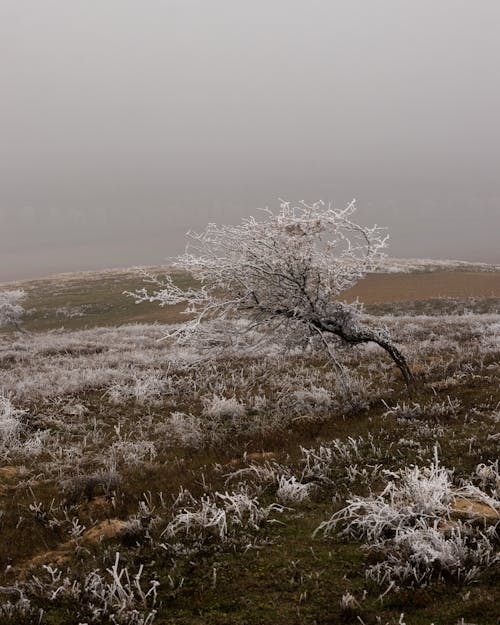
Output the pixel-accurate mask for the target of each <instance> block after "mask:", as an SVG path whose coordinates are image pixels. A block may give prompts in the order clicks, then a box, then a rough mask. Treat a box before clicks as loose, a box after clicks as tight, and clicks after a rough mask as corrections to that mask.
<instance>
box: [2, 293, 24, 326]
mask: <svg viewBox="0 0 500 625" xmlns="http://www.w3.org/2000/svg"><path fill="white" fill-rule="evenodd" d="M25 297H26V293H25V292H24V291H23V290H22V289H15V290H13V291H0V328H1V327H2V326H9V325H12V326H14V327H15V328H16V329H17V330H20V331H21V332H22V331H23V330H22V328H21V325H20V324H21V318H22V316H23V314H24V308H23V307H22V306H21V304H20V303H19V302H21V301H22V300H23V299H24V298H25Z"/></svg>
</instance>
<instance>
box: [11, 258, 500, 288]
mask: <svg viewBox="0 0 500 625" xmlns="http://www.w3.org/2000/svg"><path fill="white" fill-rule="evenodd" d="M141 271H145V272H147V273H153V274H154V273H165V272H166V271H170V272H173V271H176V269H175V268H174V267H172V266H171V265H147V266H135V267H115V268H111V269H93V270H86V271H72V272H63V273H55V274H51V275H48V276H43V277H40V278H25V279H22V280H9V281H6V282H0V286H1V287H14V286H19V285H23V284H24V285H30V284H33V283H39V282H71V281H73V280H82V279H85V280H88V281H94V280H100V279H102V278H111V277H113V276H116V277H117V278H119V277H122V276H130V275H135V274H137V273H139V272H141ZM437 271H472V272H481V273H483V272H486V273H493V272H496V271H500V265H494V264H488V263H480V262H471V261H466V260H447V259H444V260H435V259H430V258H385V259H383V260H381V261H380V263H379V265H378V267H377V268H376V270H375V271H374V273H431V272H437Z"/></svg>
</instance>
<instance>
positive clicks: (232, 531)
mask: <svg viewBox="0 0 500 625" xmlns="http://www.w3.org/2000/svg"><path fill="white" fill-rule="evenodd" d="M282 511H283V508H282V506H280V505H279V504H275V503H273V504H270V505H269V506H261V505H260V503H259V501H258V499H257V498H256V497H252V496H251V495H250V494H249V493H248V491H247V490H245V489H244V488H241V489H239V490H237V491H233V492H231V493H228V492H225V493H219V492H217V493H215V495H213V496H212V495H205V496H203V497H202V498H201V499H200V500H198V501H196V500H195V501H194V502H193V504H192V505H190V506H189V507H188V508H184V509H183V510H181V511H180V512H178V513H177V514H176V515H175V516H174V518H173V519H172V520H171V521H170V523H169V524H168V525H167V527H166V529H165V530H164V532H163V535H165V536H166V537H167V538H168V539H170V540H184V539H188V540H190V541H192V542H198V543H203V542H205V541H207V540H209V539H210V538H212V539H214V538H215V539H216V540H217V542H220V543H225V542H227V541H229V540H230V539H235V538H236V536H237V534H238V532H242V533H243V534H245V531H247V530H253V531H255V530H258V529H259V528H260V526H261V525H262V524H263V523H264V522H265V521H267V520H268V518H269V516H270V514H271V513H273V512H282ZM164 547H165V548H167V546H166V545H164Z"/></svg>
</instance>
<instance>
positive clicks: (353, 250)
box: [132, 202, 412, 383]
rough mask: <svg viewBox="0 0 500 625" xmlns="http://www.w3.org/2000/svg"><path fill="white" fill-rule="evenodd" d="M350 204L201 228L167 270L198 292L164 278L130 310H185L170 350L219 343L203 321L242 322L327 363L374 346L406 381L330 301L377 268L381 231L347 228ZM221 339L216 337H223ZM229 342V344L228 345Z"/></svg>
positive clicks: (381, 334)
mask: <svg viewBox="0 0 500 625" xmlns="http://www.w3.org/2000/svg"><path fill="white" fill-rule="evenodd" d="M355 209H356V207H355V203H354V202H351V204H349V205H348V206H347V207H346V208H344V209H335V208H333V207H331V206H326V205H325V204H323V203H322V202H316V203H314V204H311V205H308V204H305V203H302V204H299V205H298V206H293V205H292V204H290V203H288V202H283V203H282V204H281V207H280V210H279V211H277V212H276V213H273V212H272V211H270V210H268V209H266V210H264V211H262V219H260V220H259V219H256V218H254V217H249V218H247V219H244V220H243V222H242V223H241V224H240V225H237V226H217V225H216V224H209V225H208V226H207V228H206V230H205V231H204V232H202V233H200V234H196V233H190V234H189V237H190V246H188V249H187V251H186V253H185V254H184V255H182V256H180V257H179V258H178V259H177V262H176V263H175V267H177V268H179V269H181V270H183V271H187V272H189V273H190V274H192V275H193V276H194V277H195V278H196V279H197V280H199V281H200V283H201V287H200V288H189V289H186V290H183V289H181V288H179V287H178V286H177V285H176V284H175V282H174V280H173V279H172V277H171V276H167V277H166V278H165V281H164V282H160V281H159V280H158V279H156V278H155V277H154V276H150V278H149V280H150V281H152V282H156V285H157V287H158V290H157V291H156V292H155V293H153V294H150V293H149V292H148V291H147V290H146V289H142V290H141V291H139V292H136V293H135V294H132V295H134V296H135V297H136V301H137V302H141V301H151V302H159V304H160V305H161V306H165V305H173V304H185V305H186V308H185V312H186V313H189V314H190V315H192V318H191V320H190V321H188V322H187V323H185V324H184V325H183V326H181V327H180V328H178V329H177V330H175V331H174V332H172V333H171V335H170V336H172V337H174V338H177V340H178V341H179V340H186V338H188V339H189V338H190V337H193V338H195V340H196V342H197V344H200V342H205V343H211V342H220V341H221V336H220V332H219V333H217V331H216V327H217V326H216V324H213V325H208V326H207V324H203V323H202V322H203V321H206V320H209V319H212V320H215V321H221V320H229V319H231V320H232V319H239V318H241V317H242V316H243V317H247V318H249V319H250V320H251V322H252V324H253V325H251V326H250V328H252V327H259V328H260V329H261V330H266V331H269V332H272V333H274V334H275V335H277V336H279V337H280V338H281V339H282V342H283V343H289V344H290V347H292V346H294V345H297V344H302V345H303V344H304V342H306V343H307V342H308V341H310V340H315V341H316V342H317V343H318V345H320V346H321V347H322V348H323V349H324V350H325V351H326V353H327V354H328V355H329V357H330V358H331V359H332V361H333V362H334V363H336V364H337V365H338V363H337V360H336V358H335V356H334V348H335V346H336V343H335V342H341V343H342V344H344V345H360V344H365V343H376V344H377V345H379V346H380V347H382V348H383V349H384V350H385V351H386V352H387V353H388V354H389V355H390V357H391V358H392V359H393V361H394V363H395V364H396V365H397V366H398V367H399V369H400V371H401V373H402V375H403V377H404V379H405V381H406V382H408V383H409V382H411V381H412V375H411V372H410V369H409V367H408V364H407V362H406V360H405V358H404V356H403V355H402V354H401V352H400V351H399V350H398V349H397V347H396V346H395V345H394V343H393V342H392V341H391V340H390V337H389V335H388V332H387V331H386V330H385V329H383V328H379V329H374V328H372V327H370V326H369V325H368V324H363V323H361V321H360V319H361V317H360V315H359V310H358V308H357V307H356V306H354V305H349V304H346V303H344V302H341V301H339V297H340V296H341V295H342V293H343V292H344V291H346V290H347V289H349V288H350V287H352V286H354V285H355V284H356V283H357V282H358V281H359V280H360V279H361V278H363V277H364V276H365V275H366V273H368V272H369V271H373V270H374V269H375V268H376V267H377V266H378V264H379V262H380V259H381V256H382V250H383V249H384V247H385V245H386V241H387V236H386V235H385V234H383V231H382V229H381V228H379V227H377V226H374V227H372V228H368V227H364V226H361V225H360V224H357V223H355V222H354V221H353V220H352V216H353V213H354V212H355ZM222 328H223V335H222V342H224V343H226V344H228V334H229V335H230V336H236V335H237V334H239V333H240V334H241V333H243V334H244V333H247V332H248V331H249V327H248V326H243V328H242V329H241V332H239V329H238V324H235V323H232V324H223V325H222ZM224 333H225V334H224ZM235 340H237V339H235Z"/></svg>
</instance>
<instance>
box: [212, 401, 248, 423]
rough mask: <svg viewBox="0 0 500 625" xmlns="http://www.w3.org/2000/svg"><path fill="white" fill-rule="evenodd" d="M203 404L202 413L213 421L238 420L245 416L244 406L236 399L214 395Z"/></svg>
mask: <svg viewBox="0 0 500 625" xmlns="http://www.w3.org/2000/svg"><path fill="white" fill-rule="evenodd" d="M204 403H205V406H204V410H203V413H204V414H205V415H206V416H207V417H211V418H213V419H239V418H241V417H244V416H245V414H246V409H245V406H244V405H243V404H241V403H240V402H239V401H238V400H237V399H236V397H229V398H225V397H219V396H217V395H214V397H212V399H209V400H206V401H205V402H204Z"/></svg>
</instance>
